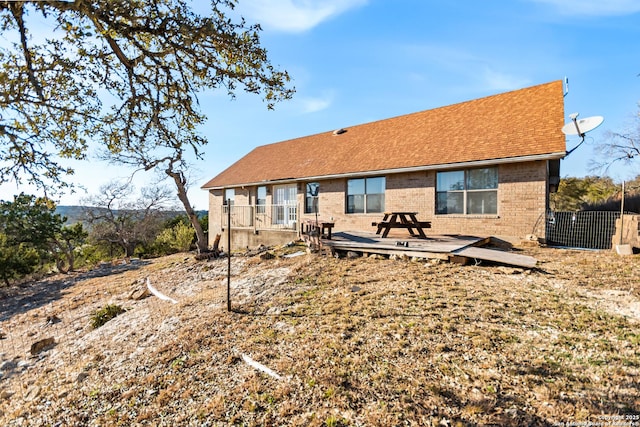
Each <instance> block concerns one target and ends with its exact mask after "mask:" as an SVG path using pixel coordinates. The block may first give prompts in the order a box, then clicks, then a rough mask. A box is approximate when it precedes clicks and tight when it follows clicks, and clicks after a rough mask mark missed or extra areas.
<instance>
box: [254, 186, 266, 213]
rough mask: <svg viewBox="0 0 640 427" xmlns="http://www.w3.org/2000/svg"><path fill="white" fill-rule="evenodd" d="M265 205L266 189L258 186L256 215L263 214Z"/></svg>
mask: <svg viewBox="0 0 640 427" xmlns="http://www.w3.org/2000/svg"><path fill="white" fill-rule="evenodd" d="M266 204H267V187H265V186H260V187H258V189H257V190H256V213H259V214H263V213H265V205H266Z"/></svg>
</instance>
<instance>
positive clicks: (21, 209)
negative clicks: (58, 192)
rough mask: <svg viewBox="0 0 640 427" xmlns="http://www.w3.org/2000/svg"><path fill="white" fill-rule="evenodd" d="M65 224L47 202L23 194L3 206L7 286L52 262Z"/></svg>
mask: <svg viewBox="0 0 640 427" xmlns="http://www.w3.org/2000/svg"><path fill="white" fill-rule="evenodd" d="M64 221H65V219H64V218H63V217H61V216H60V215H59V214H56V213H55V204H54V203H53V202H52V201H51V200H49V199H46V198H36V197H35V196H31V195H27V194H24V193H21V194H19V195H17V196H14V199H13V201H1V202H0V235H1V236H2V241H1V242H0V243H1V245H2V252H3V254H2V256H0V262H1V263H2V266H0V270H1V271H2V273H1V275H2V278H3V280H4V281H5V283H7V282H8V280H9V279H14V278H17V277H21V276H23V275H25V274H29V273H32V272H33V271H35V269H36V267H37V266H38V265H44V264H45V263H46V262H47V261H48V260H49V259H50V257H51V255H52V254H51V247H52V245H53V244H54V242H55V240H56V235H57V234H58V233H59V232H60V230H61V228H62V225H63V224H64Z"/></svg>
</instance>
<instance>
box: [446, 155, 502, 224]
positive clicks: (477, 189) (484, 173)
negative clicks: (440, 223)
mask: <svg viewBox="0 0 640 427" xmlns="http://www.w3.org/2000/svg"><path fill="white" fill-rule="evenodd" d="M436 213H438V214H467V215H496V214H497V213H498V168H497V167H493V168H482V169H468V170H458V171H447V172H438V175H437V184H436Z"/></svg>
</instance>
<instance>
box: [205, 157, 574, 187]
mask: <svg viewBox="0 0 640 427" xmlns="http://www.w3.org/2000/svg"><path fill="white" fill-rule="evenodd" d="M566 154H567V152H566V151H559V152H555V153H546V154H534V155H528V156H518V157H506V158H501V159H486V160H473V161H469V162H458V163H443V164H437V165H426V166H413V167H405V168H393V169H379V170H372V171H362V172H347V173H337V174H330V175H316V176H305V177H300V178H283V179H274V180H265V181H258V182H245V183H238V184H231V185H222V186H217V185H215V186H210V187H206V186H202V187H201V189H202V190H207V191H209V190H223V189H225V188H238V187H254V186H260V185H267V184H268V185H277V184H290V183H296V182H303V181H304V182H306V181H316V180H325V179H336V178H351V177H361V176H374V175H387V174H395V173H410V172H422V171H432V170H448V169H466V168H473V167H483V166H494V165H501V164H507V163H524V162H536V161H541V160H559V159H562V158H563V157H564V156H566Z"/></svg>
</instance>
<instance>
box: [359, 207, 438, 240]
mask: <svg viewBox="0 0 640 427" xmlns="http://www.w3.org/2000/svg"><path fill="white" fill-rule="evenodd" d="M416 215H418V213H417V212H385V213H384V218H383V219H382V221H380V222H372V223H371V225H372V226H374V227H378V230H377V231H376V234H380V233H381V232H382V237H383V238H384V237H387V236H388V235H389V231H390V230H391V229H392V228H406V229H407V230H409V234H411V236H412V237H418V238H420V239H426V238H427V235H426V234H424V229H425V228H431V221H418V218H417V217H416ZM383 230H384V231H383ZM414 230H415V231H414Z"/></svg>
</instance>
